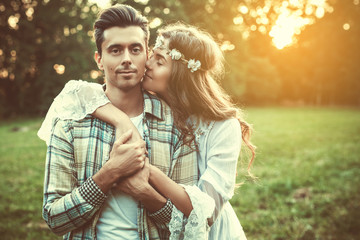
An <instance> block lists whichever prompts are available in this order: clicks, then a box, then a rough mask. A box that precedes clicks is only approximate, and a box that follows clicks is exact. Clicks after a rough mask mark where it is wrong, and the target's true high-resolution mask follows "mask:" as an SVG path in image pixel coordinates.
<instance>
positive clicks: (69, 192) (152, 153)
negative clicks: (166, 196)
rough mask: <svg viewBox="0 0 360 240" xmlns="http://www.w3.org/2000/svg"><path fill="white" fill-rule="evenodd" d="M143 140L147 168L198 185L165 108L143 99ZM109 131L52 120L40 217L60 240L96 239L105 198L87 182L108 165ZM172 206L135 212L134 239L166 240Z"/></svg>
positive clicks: (96, 123) (191, 155) (94, 123)
mask: <svg viewBox="0 0 360 240" xmlns="http://www.w3.org/2000/svg"><path fill="white" fill-rule="evenodd" d="M143 126H144V137H145V142H146V146H147V149H148V152H149V159H150V163H151V164H153V165H154V166H156V167H158V168H159V169H161V170H162V171H163V172H164V173H165V174H167V175H168V176H169V177H170V178H171V179H173V180H174V181H175V182H177V183H181V184H186V185H193V184H196V182H197V180H198V167H197V159H196V152H194V151H193V150H192V149H191V148H190V147H188V146H186V145H183V143H182V141H181V140H180V138H179V136H180V133H179V131H178V130H177V129H176V128H175V127H174V124H173V117H172V114H171V110H170V108H169V106H168V105H166V104H165V103H164V102H162V101H161V100H159V99H158V98H156V97H155V96H152V95H151V94H148V93H144V122H143ZM114 141H115V128H114V127H113V126H111V125H109V124H107V123H105V122H103V121H101V120H99V119H96V118H94V117H92V116H91V115H88V116H87V117H86V118H84V119H82V120H79V121H73V120H59V119H58V120H57V121H56V123H55V125H54V128H53V131H52V136H51V140H50V144H49V146H48V150H47V157H46V168H45V180H44V203H43V217H44V219H45V221H46V222H47V224H48V225H49V227H50V228H51V230H52V231H53V232H54V233H56V234H58V235H64V239H96V223H97V220H98V218H99V216H100V213H101V207H102V206H103V203H104V202H105V201H106V198H107V196H106V195H105V194H104V193H103V192H102V191H101V190H100V188H99V187H98V186H97V185H96V184H95V182H94V181H93V180H92V176H93V175H94V174H95V173H96V172H98V171H99V170H100V168H101V167H102V166H103V165H104V163H105V162H106V161H107V160H108V159H109V156H110V151H111V148H112V146H113V143H114ZM171 209H172V203H171V201H168V202H167V203H166V205H165V206H164V207H163V208H162V209H160V210H159V211H157V212H155V213H153V214H150V215H149V214H148V213H147V211H146V210H145V209H144V207H143V206H142V204H141V203H139V208H138V232H139V237H140V239H160V238H161V239H167V238H169V229H168V223H169V220H170V218H171Z"/></svg>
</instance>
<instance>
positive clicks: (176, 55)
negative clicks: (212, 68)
mask: <svg viewBox="0 0 360 240" xmlns="http://www.w3.org/2000/svg"><path fill="white" fill-rule="evenodd" d="M164 42H165V38H164V37H163V36H161V35H160V36H158V37H157V38H156V42H155V46H154V49H156V48H165V47H164V45H165V43H164ZM167 53H168V54H169V56H170V57H171V59H172V60H182V61H183V62H185V63H187V67H188V68H189V69H190V71H191V72H196V71H197V70H199V69H200V70H203V69H202V68H201V62H200V61H199V60H195V59H190V60H187V59H185V56H184V54H182V53H181V52H179V50H177V49H176V48H173V49H171V50H169V51H168V52H167Z"/></svg>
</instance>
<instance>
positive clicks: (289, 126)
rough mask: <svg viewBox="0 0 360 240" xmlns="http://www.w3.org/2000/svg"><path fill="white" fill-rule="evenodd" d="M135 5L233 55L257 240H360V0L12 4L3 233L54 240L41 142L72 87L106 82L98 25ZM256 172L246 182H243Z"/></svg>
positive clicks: (2, 164)
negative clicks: (57, 101)
mask: <svg viewBox="0 0 360 240" xmlns="http://www.w3.org/2000/svg"><path fill="white" fill-rule="evenodd" d="M115 3H125V4H129V5H131V6H133V7H135V8H136V9H138V10H139V11H141V12H142V13H143V14H144V15H145V16H147V17H148V19H149V22H150V30H151V38H150V45H152V44H153V43H154V41H155V38H156V30H157V29H158V28H159V27H161V26H163V25H165V24H168V23H173V22H176V21H179V20H180V21H183V22H185V23H189V24H193V25H196V26H198V27H200V28H202V29H205V30H206V31H208V32H210V33H211V34H212V36H213V37H214V38H215V39H216V41H217V42H218V43H219V44H220V45H221V49H222V50H223V51H224V54H225V58H226V77H225V78H224V80H223V81H222V83H221V84H222V86H223V87H224V88H225V89H226V91H227V92H229V93H230V94H231V96H232V97H233V99H234V101H235V102H237V103H238V104H239V106H241V107H243V108H245V112H246V113H247V120H248V121H249V122H250V123H252V124H253V125H254V127H255V133H254V142H255V144H256V145H257V146H258V156H257V159H256V161H255V164H254V166H253V170H252V171H253V173H254V174H255V175H256V176H257V177H259V180H258V181H257V182H255V183H254V182H252V181H248V179H247V178H246V177H243V176H244V175H245V174H246V170H243V169H245V168H246V163H245V162H243V161H240V163H239V176H238V182H243V181H244V182H245V183H246V184H244V185H243V186H242V187H241V188H239V189H238V191H237V194H236V195H235V196H234V198H233V199H232V204H233V206H234V208H235V210H236V213H237V215H238V217H239V219H240V221H241V222H242V225H243V227H244V229H245V232H246V233H247V235H248V239H267V240H268V239H303V240H304V239H360V238H359V236H360V206H359V202H360V195H359V192H358V189H359V188H360V157H359V156H360V111H359V107H360V0H257V1H255V0H221V1H220V0H183V1H180V0H156V1H155V0H131V1H130V0H129V1H112V0H109V1H106V0H105V1H95V0H2V1H1V2H0V174H1V176H2V178H3V180H4V184H2V186H1V187H0V234H1V236H4V237H5V238H4V239H54V238H55V235H53V234H51V233H50V232H49V231H48V229H47V226H46V224H45V223H44V222H43V221H42V220H41V201H42V179H43V171H44V161H45V154H46V146H45V144H44V143H43V142H41V141H40V140H39V139H37V137H36V131H37V130H38V128H39V127H40V124H41V120H42V118H43V117H44V115H45V113H46V111H47V109H48V108H49V106H50V104H51V102H52V100H53V99H54V97H55V96H56V95H57V94H58V93H59V92H60V91H61V89H62V88H63V87H64V85H65V83H66V82H67V81H69V80H70V79H83V80H87V81H91V82H98V83H102V82H103V75H102V73H101V72H100V71H98V69H97V66H96V64H95V62H94V60H93V54H94V51H95V43H94V41H93V37H92V35H93V29H92V28H93V23H94V20H95V19H96V17H97V14H98V13H99V11H100V10H101V8H103V7H107V6H111V5H112V4H115ZM242 173H244V174H242Z"/></svg>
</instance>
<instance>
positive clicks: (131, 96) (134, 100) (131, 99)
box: [105, 87, 144, 118]
mask: <svg viewBox="0 0 360 240" xmlns="http://www.w3.org/2000/svg"><path fill="white" fill-rule="evenodd" d="M105 94H106V96H107V97H108V98H109V100H110V102H111V103H112V104H113V105H114V106H115V107H117V108H118V109H120V110H121V111H123V112H124V113H125V114H126V115H128V116H129V117H130V118H131V117H136V116H138V115H140V114H141V113H142V112H143V104H144V96H143V93H142V91H141V88H134V89H132V90H130V91H122V90H120V89H118V88H111V87H110V88H109V87H107V88H106V90H105Z"/></svg>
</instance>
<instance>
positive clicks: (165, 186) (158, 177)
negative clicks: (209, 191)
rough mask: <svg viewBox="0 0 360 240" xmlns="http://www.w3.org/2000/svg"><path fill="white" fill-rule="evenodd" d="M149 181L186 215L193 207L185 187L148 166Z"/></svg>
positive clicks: (153, 167)
mask: <svg viewBox="0 0 360 240" xmlns="http://www.w3.org/2000/svg"><path fill="white" fill-rule="evenodd" d="M149 183H150V184H151V185H152V186H153V187H154V188H155V189H156V190H157V191H158V192H159V193H161V194H162V195H163V196H165V197H166V198H169V199H170V200H171V202H172V203H173V204H174V205H175V207H176V208H177V209H178V210H180V211H181V212H182V213H183V214H184V215H185V216H186V217H188V216H189V215H190V213H191V211H192V209H193V207H192V204H191V200H190V198H189V195H188V194H187V193H186V191H185V189H184V188H183V187H182V186H180V185H179V184H177V183H176V182H174V181H173V180H171V179H170V178H169V177H168V176H166V175H165V173H163V172H162V171H161V170H160V169H158V168H157V167H155V166H151V167H150V177H149Z"/></svg>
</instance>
